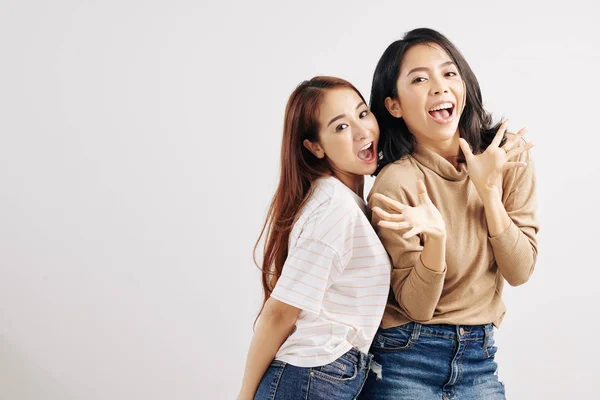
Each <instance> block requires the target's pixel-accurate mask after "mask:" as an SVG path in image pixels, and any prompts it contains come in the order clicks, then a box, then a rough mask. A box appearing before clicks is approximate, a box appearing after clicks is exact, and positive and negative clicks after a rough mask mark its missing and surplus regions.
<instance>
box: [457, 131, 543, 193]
mask: <svg viewBox="0 0 600 400" xmlns="http://www.w3.org/2000/svg"><path fill="white" fill-rule="evenodd" d="M507 124H508V121H504V122H503V123H502V125H500V128H499V129H498V132H497V133H496V136H495V137H494V140H492V143H490V145H489V146H488V148H487V149H486V150H485V151H484V152H483V153H481V154H478V155H474V154H473V152H472V151H471V147H470V146H469V144H468V143H467V141H466V140H464V139H463V138H460V139H459V145H460V148H461V149H462V151H463V153H464V155H465V159H466V161H467V172H468V173H469V176H470V177H471V181H472V182H473V184H474V185H475V188H476V189H477V192H478V193H479V195H480V196H481V197H482V198H483V197H485V196H487V195H489V194H490V193H493V192H496V193H497V194H500V195H502V172H503V171H504V170H507V169H511V168H521V167H524V166H526V165H527V164H526V163H524V162H514V161H510V160H511V159H514V158H515V157H517V156H518V155H519V154H521V153H523V152H525V151H527V150H529V149H530V148H532V147H533V143H526V144H524V143H523V141H522V140H521V138H522V137H523V135H525V133H527V129H525V128H523V129H521V130H519V131H518V132H517V133H516V134H515V135H511V136H510V137H509V138H508V139H507V140H506V143H504V145H503V146H502V147H500V143H501V142H502V138H503V136H504V133H505V132H506V126H507Z"/></svg>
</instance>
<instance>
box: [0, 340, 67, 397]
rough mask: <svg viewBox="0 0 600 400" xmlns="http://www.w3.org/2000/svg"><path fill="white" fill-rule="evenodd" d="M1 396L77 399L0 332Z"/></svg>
mask: <svg viewBox="0 0 600 400" xmlns="http://www.w3.org/2000/svg"><path fill="white" fill-rule="evenodd" d="M0 399H6V400H9V399H10V400H41V399H44V400H75V397H74V396H73V395H71V394H69V393H67V392H66V391H65V388H64V385H63V384H61V383H60V382H58V381H57V380H56V379H55V378H53V377H52V376H51V373H50V371H47V370H45V369H44V368H43V367H41V366H40V365H38V364H37V363H36V362H35V361H33V360H32V359H31V358H29V357H28V356H27V355H26V354H25V353H23V352H21V351H19V349H17V348H16V347H15V346H14V345H13V344H12V343H10V342H8V341H7V340H6V338H5V337H4V336H0Z"/></svg>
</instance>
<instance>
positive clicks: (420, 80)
mask: <svg viewBox="0 0 600 400" xmlns="http://www.w3.org/2000/svg"><path fill="white" fill-rule="evenodd" d="M421 82H425V78H423V77H418V78H415V79H413V81H412V83H421Z"/></svg>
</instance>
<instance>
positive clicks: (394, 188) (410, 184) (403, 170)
mask: <svg viewBox="0 0 600 400" xmlns="http://www.w3.org/2000/svg"><path fill="white" fill-rule="evenodd" d="M423 177H424V175H423V171H422V170H421V169H420V168H418V166H417V162H416V161H415V159H414V158H413V157H411V156H410V155H409V156H406V157H403V158H402V159H400V160H398V161H396V162H394V163H392V164H388V165H386V166H385V167H384V168H383V169H382V170H381V171H380V172H379V174H378V175H377V177H376V178H375V182H374V183H373V187H372V188H371V191H370V192H369V196H368V197H369V199H370V198H371V196H372V195H373V194H375V193H381V194H385V195H386V196H389V197H392V198H396V197H398V195H399V194H401V193H405V192H411V193H412V192H415V191H416V187H417V180H418V179H423Z"/></svg>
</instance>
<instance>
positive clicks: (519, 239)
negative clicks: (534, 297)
mask: <svg viewBox="0 0 600 400" xmlns="http://www.w3.org/2000/svg"><path fill="white" fill-rule="evenodd" d="M484 207H485V215H486V220H487V224H488V234H489V237H490V244H491V245H492V249H493V251H494V257H495V259H496V264H497V266H498V269H499V270H500V273H501V274H502V276H503V277H504V278H505V279H506V281H507V282H508V283H509V284H510V285H512V286H518V285H521V284H523V283H525V282H527V280H528V279H529V277H530V276H531V273H532V272H533V268H534V266H535V259H536V255H537V254H536V249H535V246H533V245H532V243H531V241H530V240H529V238H528V237H527V236H526V235H525V234H524V233H523V232H522V230H521V229H520V228H519V227H518V226H516V225H515V224H514V223H513V221H512V220H511V218H510V216H509V215H508V213H507V211H506V209H505V207H504V204H503V203H502V201H501V200H500V196H494V197H492V196H490V198H487V199H484Z"/></svg>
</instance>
